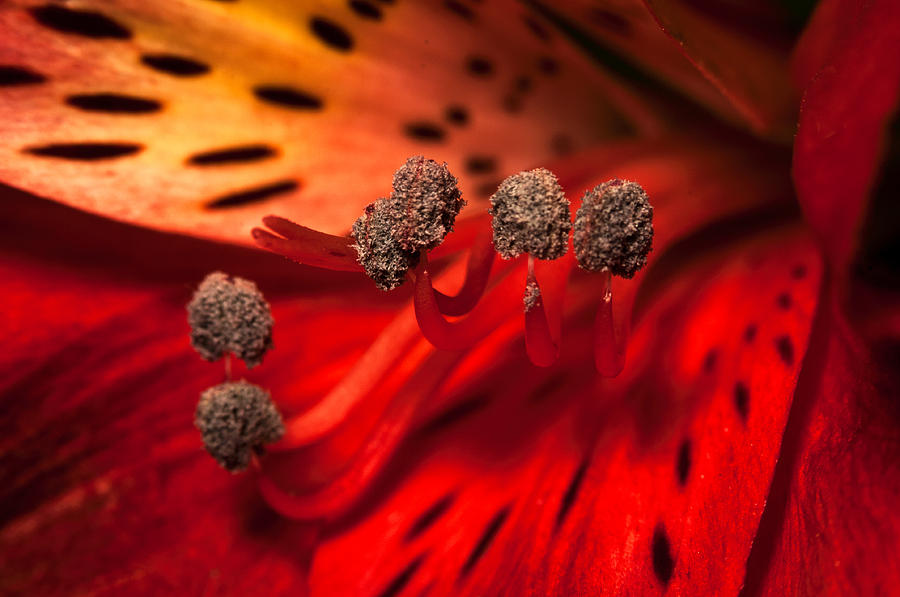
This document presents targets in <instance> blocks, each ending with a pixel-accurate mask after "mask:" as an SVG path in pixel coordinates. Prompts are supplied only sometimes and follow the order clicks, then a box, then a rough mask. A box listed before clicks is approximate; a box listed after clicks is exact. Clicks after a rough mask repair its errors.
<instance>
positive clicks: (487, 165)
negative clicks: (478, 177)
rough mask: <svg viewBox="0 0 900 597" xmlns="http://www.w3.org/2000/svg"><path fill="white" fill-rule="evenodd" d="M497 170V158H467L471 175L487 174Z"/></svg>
mask: <svg viewBox="0 0 900 597" xmlns="http://www.w3.org/2000/svg"><path fill="white" fill-rule="evenodd" d="M496 169H497V158H495V157H492V156H487V155H472V156H469V157H468V158H466V171H467V172H468V173H469V174H487V173H489V172H493V171H494V170H496Z"/></svg>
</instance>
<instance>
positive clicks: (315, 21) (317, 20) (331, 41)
mask: <svg viewBox="0 0 900 597" xmlns="http://www.w3.org/2000/svg"><path fill="white" fill-rule="evenodd" d="M309 28H310V30H312V32H313V35H315V36H316V37H317V38H319V41H321V42H322V43H324V44H325V45H327V46H329V47H331V48H334V49H335V50H339V51H341V52H349V51H350V50H351V49H352V48H353V38H352V37H350V34H349V33H348V32H347V30H346V29H344V28H343V27H341V26H340V25H338V24H337V23H335V22H333V21H331V20H329V19H326V18H324V17H313V18H312V19H310V20H309Z"/></svg>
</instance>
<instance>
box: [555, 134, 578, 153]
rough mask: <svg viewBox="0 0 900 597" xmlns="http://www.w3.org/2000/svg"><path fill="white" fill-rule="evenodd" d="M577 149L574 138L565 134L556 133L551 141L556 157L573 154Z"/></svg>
mask: <svg viewBox="0 0 900 597" xmlns="http://www.w3.org/2000/svg"><path fill="white" fill-rule="evenodd" d="M574 149H575V143H574V142H573V141H572V138H571V137H570V136H568V135H567V134H565V133H556V134H555V135H553V138H552V139H550V150H551V151H552V152H553V153H555V154H556V155H559V156H563V155H568V154H570V153H572V151H574Z"/></svg>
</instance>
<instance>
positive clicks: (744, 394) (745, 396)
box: [734, 381, 750, 424]
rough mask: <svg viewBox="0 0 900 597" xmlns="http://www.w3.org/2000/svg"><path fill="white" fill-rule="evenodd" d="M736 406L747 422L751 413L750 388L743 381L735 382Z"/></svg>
mask: <svg viewBox="0 0 900 597" xmlns="http://www.w3.org/2000/svg"><path fill="white" fill-rule="evenodd" d="M734 408H736V409H737V411H738V415H740V417H741V421H743V422H744V424H746V423H747V416H748V415H749V414H750V389H749V388H748V387H747V384H745V383H744V382H742V381H739V382H737V383H736V384H734Z"/></svg>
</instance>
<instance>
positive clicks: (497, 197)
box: [490, 168, 572, 259]
mask: <svg viewBox="0 0 900 597" xmlns="http://www.w3.org/2000/svg"><path fill="white" fill-rule="evenodd" d="M490 213H491V216H493V220H492V223H491V224H492V226H493V229H494V248H495V249H496V250H497V252H498V253H500V256H501V257H503V258H504V259H512V258H513V257H517V256H518V255H520V254H522V253H528V254H529V255H531V256H532V257H535V258H538V259H557V258H559V257H562V256H563V255H565V254H566V249H567V248H568V240H569V231H570V230H571V229H572V222H571V219H570V212H569V200H568V199H566V196H565V193H563V190H562V187H560V185H559V181H558V180H557V179H556V176H554V175H553V173H552V172H550V171H549V170H546V169H545V168H537V169H535V170H530V171H528V172H520V173H518V174H515V175H513V176H510V177H509V178H507V179H506V180H504V181H503V182H502V183H500V186H499V187H498V188H497V192H496V193H494V195H493V196H492V197H491V209H490Z"/></svg>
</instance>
